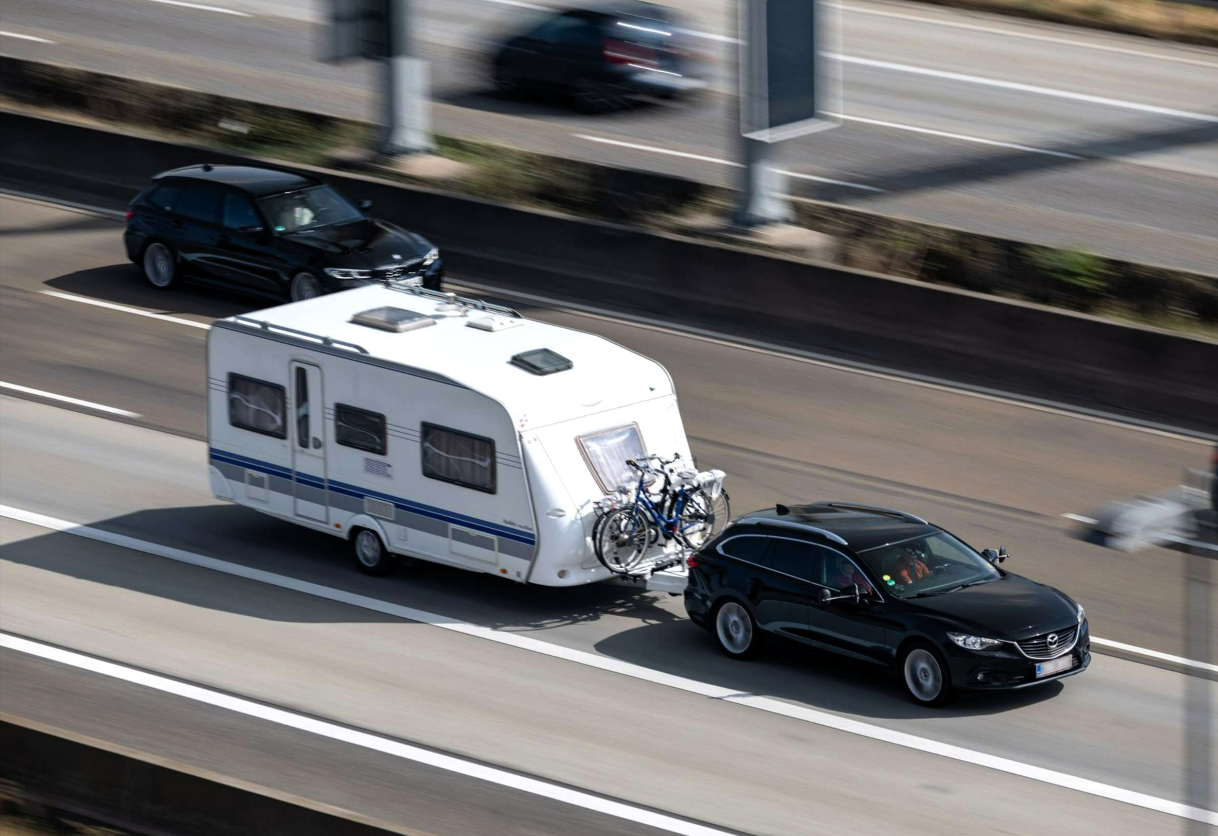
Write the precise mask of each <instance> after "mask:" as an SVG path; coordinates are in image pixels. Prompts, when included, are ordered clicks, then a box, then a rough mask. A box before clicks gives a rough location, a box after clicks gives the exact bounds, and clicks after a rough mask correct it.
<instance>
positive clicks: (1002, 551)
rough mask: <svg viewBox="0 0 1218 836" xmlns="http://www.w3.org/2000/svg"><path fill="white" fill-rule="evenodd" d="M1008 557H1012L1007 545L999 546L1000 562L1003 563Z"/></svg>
mask: <svg viewBox="0 0 1218 836" xmlns="http://www.w3.org/2000/svg"><path fill="white" fill-rule="evenodd" d="M1008 557H1010V555H1009V554H1007V547H1006V546H999V547H998V562H999V563H1001V562H1002V561H1004V560H1006V559H1007V558H1008Z"/></svg>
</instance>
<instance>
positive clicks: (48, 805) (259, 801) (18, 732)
mask: <svg viewBox="0 0 1218 836" xmlns="http://www.w3.org/2000/svg"><path fill="white" fill-rule="evenodd" d="M0 777H2V778H3V779H4V780H6V781H11V782H13V783H14V784H16V785H17V786H18V787H20V788H21V790H22V793H23V795H25V796H26V797H27V799H29V800H32V801H35V802H37V803H38V804H40V805H42V807H44V808H45V809H47V810H49V811H53V810H58V811H61V812H62V813H70V814H74V815H77V816H84V817H87V818H89V819H92V820H94V821H97V822H101V823H104V824H108V825H111V826H113V827H121V828H124V829H125V830H128V831H132V832H135V833H149V834H153V833H174V834H180V836H214V834H217V833H226V834H232V836H265V834H268V833H291V834H297V835H298V836H309V835H310V834H316V836H387V834H390V833H402V832H403V831H402V830H401V829H399V828H390V827H389V826H387V825H386V826H385V827H380V826H377V824H374V823H370V822H367V821H360V820H358V817H357V816H356V815H355V814H351V813H347V811H339V810H335V809H332V808H327V807H325V806H324V805H313V804H310V803H309V802H307V801H305V800H303V799H292V798H288V797H275V796H276V794H274V793H272V792H271V791H269V790H262V789H260V788H255V787H250V786H246V785H239V784H237V783H235V782H228V781H225V780H224V779H221V778H220V777H219V776H207V775H205V774H203V773H200V772H197V771H193V770H190V769H188V768H187V767H185V766H182V765H177V764H170V763H168V762H165V761H159V760H157V759H155V758H152V757H151V756H148V755H142V754H141V753H138V752H134V751H132V750H127V749H123V748H121V747H117V746H109V745H108V744H103V743H101V742H99V741H93V740H88V739H86V738H80V737H77V736H74V735H70V734H68V733H67V732H63V731H59V730H53V729H49V728H47V727H43V726H41V725H39V724H36V723H29V722H26V721H17V720H16V719H15V718H12V717H7V716H6V717H5V718H4V720H3V721H2V722H0Z"/></svg>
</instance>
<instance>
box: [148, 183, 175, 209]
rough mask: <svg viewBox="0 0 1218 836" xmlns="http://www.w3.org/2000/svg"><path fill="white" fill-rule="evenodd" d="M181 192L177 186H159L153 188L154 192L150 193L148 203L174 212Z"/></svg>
mask: <svg viewBox="0 0 1218 836" xmlns="http://www.w3.org/2000/svg"><path fill="white" fill-rule="evenodd" d="M181 193H182V190H181V189H179V188H178V187H177V186H158V187H157V188H155V189H153V190H152V194H150V195H148V203H149V204H151V205H152V206H155V207H156V208H158V209H163V210H165V211H166V212H172V211H173V208H174V206H176V205H177V202H178V196H179V195H180V194H181Z"/></svg>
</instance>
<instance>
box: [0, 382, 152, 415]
mask: <svg viewBox="0 0 1218 836" xmlns="http://www.w3.org/2000/svg"><path fill="white" fill-rule="evenodd" d="M0 389H9V390H11V391H13V392H24V393H25V394H27V395H36V396H37V397H39V398H47V399H48V400H52V401H60V402H61V403H70V404H75V405H76V406H83V407H85V408H86V409H93V410H96V411H98V412H109V413H110V414H111V415H122V416H124V417H125V418H139V417H140V414H139V413H138V412H128V411H127V410H125V409H116V408H115V407H113V406H106V405H105V404H100V403H93V401H82V400H81V399H80V398H69V397H68V396H67V395H56V394H55V393H54V392H44V391H42V390H41V389H31V388H30V387H28V386H18V385H17V384H16V383H6V382H4V381H3V380H0Z"/></svg>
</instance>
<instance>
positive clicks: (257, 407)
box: [228, 374, 288, 438]
mask: <svg viewBox="0 0 1218 836" xmlns="http://www.w3.org/2000/svg"><path fill="white" fill-rule="evenodd" d="M286 401H287V393H286V390H284V388H283V387H282V386H280V385H278V384H275V383H267V382H265V381H262V380H254V379H253V378H252V377H244V376H242V375H239V374H230V375H229V376H228V422H229V423H230V424H232V425H233V426H234V427H240V428H241V429H243V430H249V431H250V432H256V433H262V434H263V435H270V436H274V437H275V438H287V437H288V429H287V415H286V414H285V413H286Z"/></svg>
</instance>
